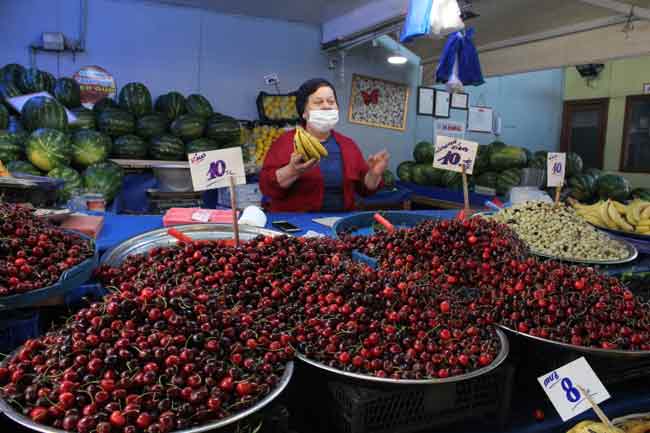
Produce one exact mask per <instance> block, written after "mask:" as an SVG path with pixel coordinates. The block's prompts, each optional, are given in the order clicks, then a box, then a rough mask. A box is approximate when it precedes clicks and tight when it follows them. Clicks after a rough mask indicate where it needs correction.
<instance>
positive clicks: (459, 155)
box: [433, 135, 478, 174]
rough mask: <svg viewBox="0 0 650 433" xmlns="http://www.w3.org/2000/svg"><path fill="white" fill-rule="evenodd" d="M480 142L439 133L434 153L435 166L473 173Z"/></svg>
mask: <svg viewBox="0 0 650 433" xmlns="http://www.w3.org/2000/svg"><path fill="white" fill-rule="evenodd" d="M477 150H478V143H476V142H474V141H467V140H461V139H459V138H454V137H447V136H444V135H438V136H437V137H436V151H435V154H434V155H433V167H434V168H439V169H442V170H449V171H456V172H459V173H462V172H463V167H464V168H465V174H472V172H473V171H474V160H475V159H476V152H477Z"/></svg>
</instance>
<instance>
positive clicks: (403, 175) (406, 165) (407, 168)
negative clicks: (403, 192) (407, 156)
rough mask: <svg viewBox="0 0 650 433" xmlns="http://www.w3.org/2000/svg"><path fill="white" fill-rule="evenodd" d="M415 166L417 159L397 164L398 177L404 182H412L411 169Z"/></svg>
mask: <svg viewBox="0 0 650 433" xmlns="http://www.w3.org/2000/svg"><path fill="white" fill-rule="evenodd" d="M414 166H415V161H404V162H401V163H400V164H399V165H398V166H397V177H399V180H401V181H402V182H412V181H413V179H412V178H411V170H413V167H414Z"/></svg>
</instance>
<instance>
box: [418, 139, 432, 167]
mask: <svg viewBox="0 0 650 433" xmlns="http://www.w3.org/2000/svg"><path fill="white" fill-rule="evenodd" d="M434 151H435V148H434V146H433V143H431V142H429V141H420V142H419V143H418V144H416V145H415V149H413V159H415V161H416V162H419V163H421V164H424V163H428V164H432V163H433V154H434Z"/></svg>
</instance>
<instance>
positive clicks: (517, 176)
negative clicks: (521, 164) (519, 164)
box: [496, 168, 521, 195]
mask: <svg viewBox="0 0 650 433" xmlns="http://www.w3.org/2000/svg"><path fill="white" fill-rule="evenodd" d="M520 183H521V170H520V169H518V168H510V169H508V170H505V171H503V172H501V173H499V174H498V176H497V188H496V190H497V194H499V195H505V194H507V193H508V192H509V191H510V190H511V189H512V188H513V187H515V186H518V185H519V184H520Z"/></svg>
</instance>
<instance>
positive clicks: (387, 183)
mask: <svg viewBox="0 0 650 433" xmlns="http://www.w3.org/2000/svg"><path fill="white" fill-rule="evenodd" d="M383 181H384V188H393V187H394V186H395V175H394V174H393V172H392V171H390V170H388V169H386V170H384V175H383Z"/></svg>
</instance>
